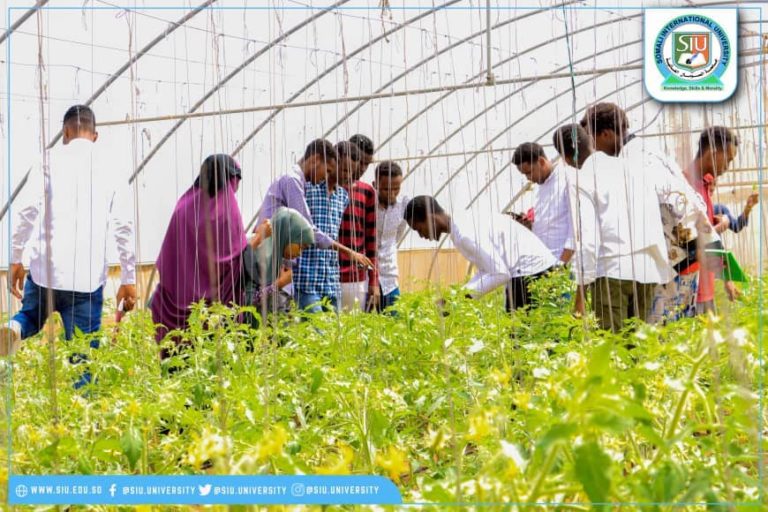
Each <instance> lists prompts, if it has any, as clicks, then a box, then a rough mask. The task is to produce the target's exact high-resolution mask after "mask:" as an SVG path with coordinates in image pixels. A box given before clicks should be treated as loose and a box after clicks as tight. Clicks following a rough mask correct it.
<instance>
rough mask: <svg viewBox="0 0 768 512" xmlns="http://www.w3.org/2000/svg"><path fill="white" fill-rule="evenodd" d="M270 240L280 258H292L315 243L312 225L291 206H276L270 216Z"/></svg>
mask: <svg viewBox="0 0 768 512" xmlns="http://www.w3.org/2000/svg"><path fill="white" fill-rule="evenodd" d="M271 223H272V237H271V238H272V240H273V243H274V244H276V245H275V246H274V248H275V250H276V253H277V255H279V257H280V258H286V259H289V260H293V259H296V258H298V257H299V256H300V255H301V252H302V251H303V250H304V249H306V248H307V247H309V246H311V245H313V244H314V243H315V233H314V231H313V230H312V226H311V225H310V223H309V222H308V221H307V219H305V218H304V217H303V216H302V215H301V214H300V213H299V212H297V211H296V210H293V209H291V208H278V209H277V211H276V212H275V214H274V215H273V216H272V220H271Z"/></svg>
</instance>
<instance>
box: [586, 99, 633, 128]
mask: <svg viewBox="0 0 768 512" xmlns="http://www.w3.org/2000/svg"><path fill="white" fill-rule="evenodd" d="M581 127H582V128H584V129H585V130H587V131H588V132H589V133H591V134H592V135H598V134H599V133H601V132H603V131H604V130H610V131H612V132H614V133H616V134H618V133H622V134H623V133H625V132H626V131H627V130H628V129H629V120H628V119H627V113H626V112H624V110H623V109H622V108H621V107H619V106H618V105H616V104H615V103H607V102H606V103H596V104H594V105H592V106H590V107H589V108H588V109H587V111H586V112H584V117H583V118H581Z"/></svg>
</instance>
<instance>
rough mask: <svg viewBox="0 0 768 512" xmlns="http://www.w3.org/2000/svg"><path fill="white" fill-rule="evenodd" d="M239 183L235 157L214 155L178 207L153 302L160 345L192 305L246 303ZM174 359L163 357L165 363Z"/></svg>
mask: <svg viewBox="0 0 768 512" xmlns="http://www.w3.org/2000/svg"><path fill="white" fill-rule="evenodd" d="M241 179H242V172H241V170H240V166H239V165H238V164H237V162H236V161H235V160H234V159H233V158H232V157H231V156H229V155H225V154H214V155H210V156H208V157H207V158H206V159H205V160H204V161H203V163H202V165H201V166H200V174H199V176H198V177H197V179H196V180H195V183H194V184H193V185H192V187H190V188H189V190H187V191H186V192H185V193H184V194H183V195H182V196H181V197H180V198H179V200H178V202H177V203H176V207H175V208H174V211H173V215H172V216H171V220H170V222H169V224H168V229H167V230H166V233H165V238H164V239H163V244H162V246H161V247H160V254H159V255H158V257H157V264H156V268H157V271H158V273H159V275H160V280H159V283H158V285H157V288H156V289H155V292H154V294H153V295H152V300H151V302H150V310H151V311H152V321H153V322H154V323H155V324H156V325H157V328H156V330H155V340H156V341H157V342H158V343H159V342H161V341H162V340H163V338H164V337H165V335H166V334H167V333H168V332H169V331H171V330H175V329H184V328H185V327H186V326H187V319H188V318H189V314H190V306H191V305H192V304H194V303H196V302H199V301H201V300H204V301H206V302H209V303H210V302H220V303H222V304H225V305H229V304H231V303H233V302H234V303H238V304H239V303H240V302H241V301H242V284H241V272H242V260H241V255H242V252H243V250H244V249H245V247H246V244H247V241H246V236H245V231H244V228H243V218H242V216H241V214H240V208H239V207H238V204H237V197H236V196H235V193H236V192H237V189H238V187H239V185H240V180H241ZM260 238H261V235H259V236H258V237H256V238H254V240H253V243H254V244H256V243H258V241H259V240H260ZM170 355H171V354H170V351H169V350H167V349H163V350H162V351H161V357H163V358H166V357H169V356H170Z"/></svg>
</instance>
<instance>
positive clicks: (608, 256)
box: [553, 124, 673, 332]
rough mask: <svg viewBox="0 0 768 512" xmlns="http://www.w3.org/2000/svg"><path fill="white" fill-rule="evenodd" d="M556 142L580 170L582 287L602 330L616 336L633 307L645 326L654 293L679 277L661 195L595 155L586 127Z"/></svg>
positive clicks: (575, 194)
mask: <svg viewBox="0 0 768 512" xmlns="http://www.w3.org/2000/svg"><path fill="white" fill-rule="evenodd" d="M553 139H554V140H553V142H554V145H555V148H556V149H557V151H558V153H560V155H561V156H562V157H563V159H564V160H565V161H566V162H568V163H569V165H573V166H575V167H576V168H578V169H579V170H578V172H576V173H574V176H573V177H572V179H570V183H569V197H570V204H571V217H572V219H573V222H574V234H575V238H576V250H575V252H574V259H573V269H574V274H575V276H576V282H577V283H578V284H579V285H581V286H582V287H583V286H589V287H590V291H591V294H592V308H593V310H594V311H595V314H596V315H597V317H598V320H599V322H600V326H601V327H602V328H603V329H606V330H608V329H610V330H612V331H614V332H618V331H619V330H620V329H621V328H622V326H623V324H624V321H625V320H626V319H627V318H628V317H629V308H628V306H629V304H630V303H633V304H634V312H635V316H637V317H638V318H640V319H642V320H646V319H647V317H648V313H649V310H650V306H651V301H652V299H653V293H654V288H655V287H656V285H658V284H660V283H667V282H668V281H669V280H670V279H671V278H672V275H673V272H672V269H671V267H670V266H669V260H668V258H667V252H666V243H665V240H664V232H663V230H662V226H661V214H660V211H659V203H658V198H657V195H656V191H655V189H654V188H653V186H652V184H650V183H648V181H647V180H645V179H644V177H643V176H641V175H638V174H637V173H633V172H631V169H630V168H629V166H628V165H626V162H625V160H624V159H621V158H615V157H612V156H610V155H608V154H607V153H604V152H602V151H594V149H593V147H592V143H591V138H590V136H589V134H588V133H587V132H586V131H585V130H584V129H583V128H582V127H581V126H579V125H577V124H571V125H566V126H563V127H561V128H559V129H558V130H557V131H556V132H555V134H554V137H553ZM579 294H580V295H582V296H583V288H582V289H581V290H580V292H579Z"/></svg>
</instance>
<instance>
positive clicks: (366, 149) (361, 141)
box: [349, 133, 373, 156]
mask: <svg viewBox="0 0 768 512" xmlns="http://www.w3.org/2000/svg"><path fill="white" fill-rule="evenodd" d="M349 142H351V143H352V144H354V145H355V146H357V147H358V148H360V151H362V152H363V153H365V154H366V155H368V156H373V141H372V140H371V139H370V138H368V137H366V136H365V135H363V134H361V133H356V134H355V135H353V136H351V137H350V138H349Z"/></svg>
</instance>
